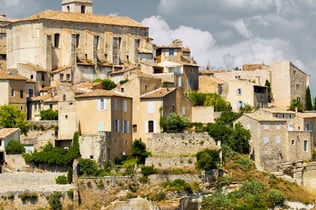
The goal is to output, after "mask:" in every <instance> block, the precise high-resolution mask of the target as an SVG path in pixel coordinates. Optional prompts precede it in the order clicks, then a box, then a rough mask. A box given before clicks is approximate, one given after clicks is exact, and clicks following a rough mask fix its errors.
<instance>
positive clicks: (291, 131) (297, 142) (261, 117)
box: [236, 109, 313, 172]
mask: <svg viewBox="0 0 316 210" xmlns="http://www.w3.org/2000/svg"><path fill="white" fill-rule="evenodd" d="M296 118H297V117H296V115H295V112H289V111H283V112H282V111H281V110H278V111H270V112H268V109H262V110H260V109H259V110H258V111H255V112H253V113H246V114H244V115H243V116H242V117H240V118H239V119H238V120H237V121H236V122H240V123H241V124H242V125H243V126H244V127H245V128H246V129H249V131H250V133H251V141H250V145H251V157H252V158H253V159H254V161H255V163H256V167H257V169H259V170H267V171H272V172H276V171H278V170H279V167H280V165H281V164H282V163H293V162H296V161H298V160H303V161H309V160H311V159H312V153H313V135H312V132H310V131H307V130H306V131H305V130H303V129H301V130H298V129H295V128H296V126H298V125H297V124H292V122H295V121H296Z"/></svg>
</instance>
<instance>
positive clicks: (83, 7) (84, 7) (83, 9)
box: [81, 5, 86, 14]
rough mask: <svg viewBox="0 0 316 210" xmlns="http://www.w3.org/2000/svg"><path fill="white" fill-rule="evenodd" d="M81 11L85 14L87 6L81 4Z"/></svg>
mask: <svg viewBox="0 0 316 210" xmlns="http://www.w3.org/2000/svg"><path fill="white" fill-rule="evenodd" d="M81 13H82V14H85V13H86V6H84V5H81Z"/></svg>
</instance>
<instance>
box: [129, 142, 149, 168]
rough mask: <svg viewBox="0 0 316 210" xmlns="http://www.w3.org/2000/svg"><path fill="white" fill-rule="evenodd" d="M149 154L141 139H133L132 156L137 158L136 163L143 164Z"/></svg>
mask: <svg viewBox="0 0 316 210" xmlns="http://www.w3.org/2000/svg"><path fill="white" fill-rule="evenodd" d="M149 155H150V153H149V152H147V151H146V144H145V143H144V142H142V140H141V139H135V140H134V142H133V144H132V157H134V158H136V159H137V163H138V164H144V163H145V160H146V158H147V157H148V156H149Z"/></svg>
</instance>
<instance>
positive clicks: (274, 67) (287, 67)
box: [214, 60, 309, 108]
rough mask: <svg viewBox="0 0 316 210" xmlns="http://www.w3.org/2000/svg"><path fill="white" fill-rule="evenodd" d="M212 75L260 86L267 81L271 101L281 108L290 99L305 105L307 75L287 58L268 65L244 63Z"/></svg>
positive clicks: (224, 79) (287, 104) (287, 105)
mask: <svg viewBox="0 0 316 210" xmlns="http://www.w3.org/2000/svg"><path fill="white" fill-rule="evenodd" d="M214 77H215V78H218V79H221V80H223V81H232V80H235V81H240V80H246V81H249V82H253V83H254V84H256V85H260V86H264V85H265V83H266V81H269V82H270V86H271V95H272V101H271V103H272V104H273V105H274V106H278V107H281V108H288V107H289V106H290V104H291V101H292V100H299V101H301V102H302V103H303V105H305V94H306V88H307V87H308V86H309V75H307V74H306V73H305V72H303V71H302V70H301V69H299V68H298V67H296V66H295V65H294V64H293V63H292V62H291V61H287V60H285V61H279V62H272V63H271V64H270V65H265V64H245V65H243V69H241V70H240V69H238V70H218V71H214Z"/></svg>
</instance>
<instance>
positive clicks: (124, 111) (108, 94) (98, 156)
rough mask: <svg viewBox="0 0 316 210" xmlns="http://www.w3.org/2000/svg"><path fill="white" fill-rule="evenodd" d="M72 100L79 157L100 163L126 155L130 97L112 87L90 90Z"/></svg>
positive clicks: (129, 127) (128, 144) (130, 131)
mask: <svg viewBox="0 0 316 210" xmlns="http://www.w3.org/2000/svg"><path fill="white" fill-rule="evenodd" d="M75 99H76V106H77V117H78V121H77V122H78V131H79V135H80V153H81V155H82V157H83V158H92V159H95V160H96V161H97V162H98V163H99V164H101V163H102V162H103V161H114V159H115V158H116V157H118V156H121V155H130V153H131V146H132V111H133V109H132V98H129V97H126V96H124V95H123V94H122V93H120V92H117V91H114V90H111V91H108V90H93V91H91V92H89V93H85V94H80V95H78V96H76V97H75Z"/></svg>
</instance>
